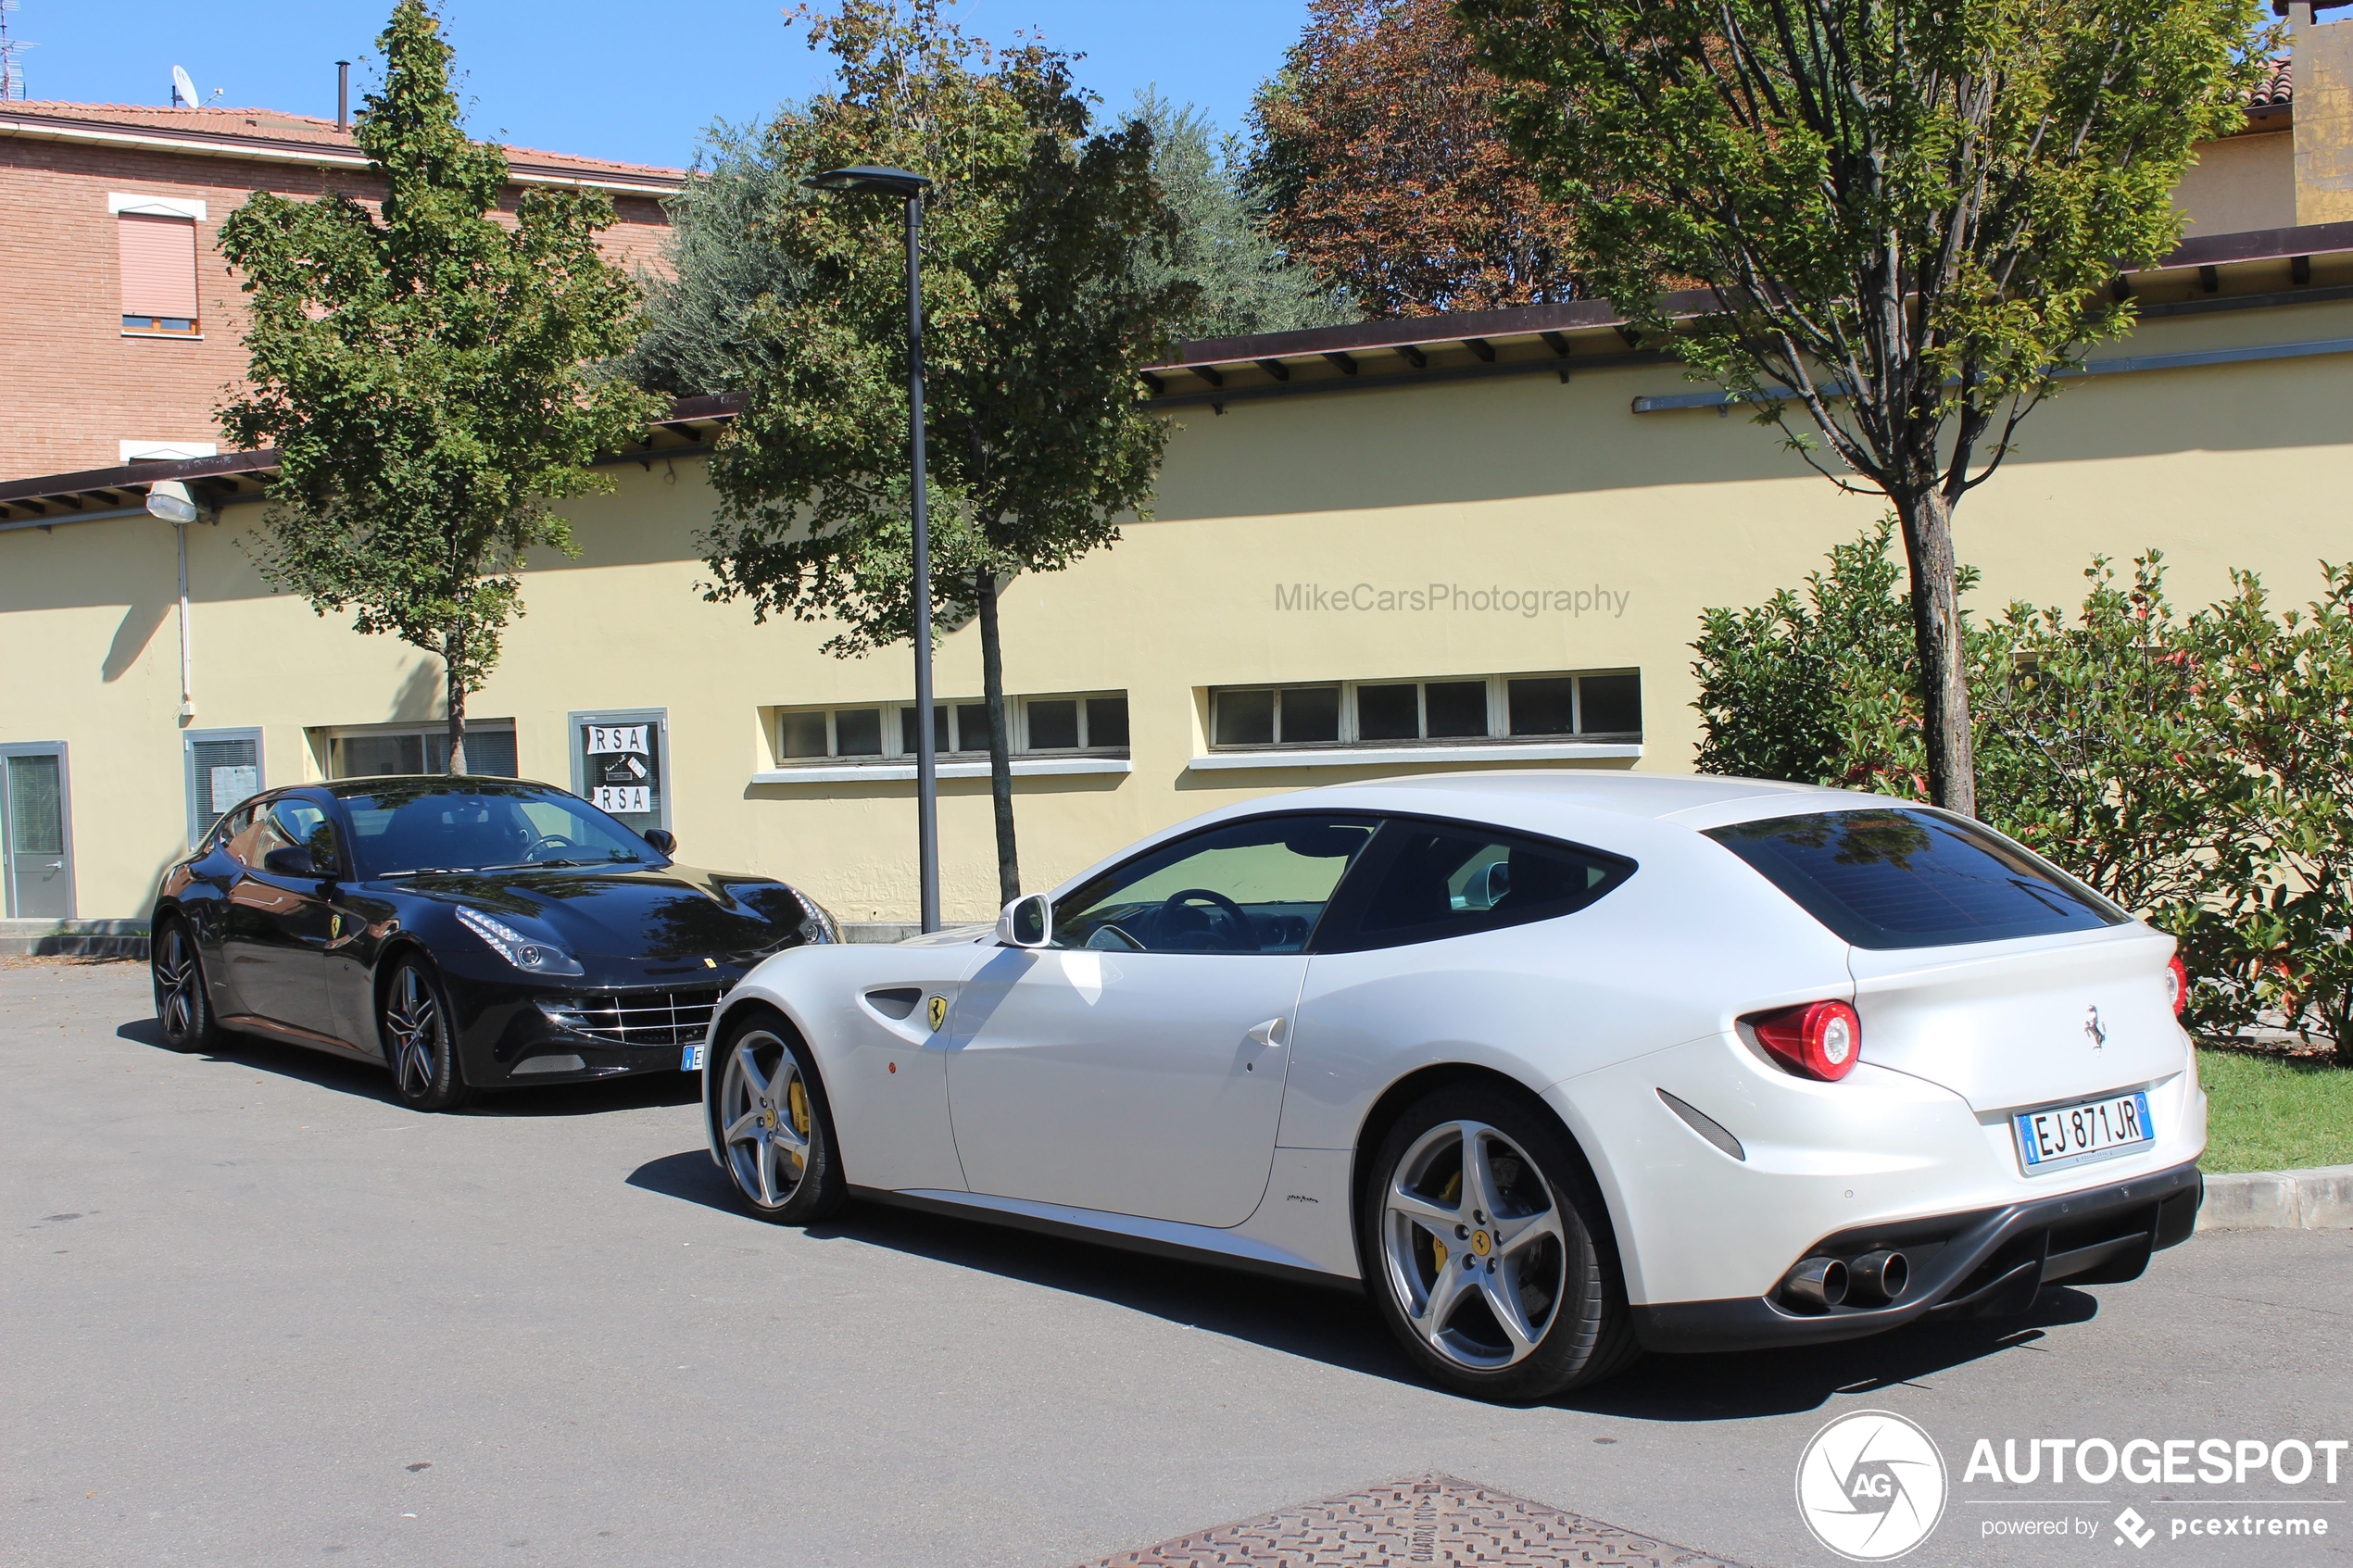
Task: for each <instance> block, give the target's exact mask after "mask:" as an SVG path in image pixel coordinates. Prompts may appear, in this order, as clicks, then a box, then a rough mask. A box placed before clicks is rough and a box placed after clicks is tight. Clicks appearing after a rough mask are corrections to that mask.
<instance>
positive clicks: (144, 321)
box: [107, 193, 205, 337]
mask: <svg viewBox="0 0 2353 1568" xmlns="http://www.w3.org/2000/svg"><path fill="white" fill-rule="evenodd" d="M107 210H108V211H109V212H112V213H113V214H114V215H115V227H116V232H117V238H118V241H119V244H120V253H121V258H122V330H123V331H124V332H135V333H140V334H143V335H144V334H149V333H159V334H162V335H164V336H168V337H195V336H197V335H199V334H200V332H201V330H202V327H203V323H202V321H201V320H199V319H198V312H197V309H196V225H197V223H199V222H200V221H202V220H203V219H204V216H205V204H204V203H202V202H200V201H188V200H184V199H182V198H180V197H174V196H144V195H135V194H122V193H116V194H110V195H108V196H107Z"/></svg>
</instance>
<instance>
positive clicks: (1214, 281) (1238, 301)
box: [1134, 91, 1360, 337]
mask: <svg viewBox="0 0 2353 1568" xmlns="http://www.w3.org/2000/svg"><path fill="white" fill-rule="evenodd" d="M1134 118H1136V119H1139V120H1140V121H1142V122H1143V124H1144V126H1145V128H1146V129H1148V130H1150V131H1151V133H1152V179H1153V181H1154V182H1156V183H1157V184H1158V185H1159V186H1160V192H1161V195H1162V198H1163V199H1164V200H1165V201H1166V202H1167V203H1168V206H1169V207H1170V209H1171V210H1172V211H1173V212H1174V213H1175V214H1176V234H1175V237H1174V239H1173V241H1172V243H1171V244H1170V245H1169V246H1168V250H1167V253H1166V254H1165V255H1164V256H1163V255H1154V254H1149V253H1148V254H1146V255H1144V256H1143V257H1140V258H1139V267H1140V269H1141V276H1142V280H1143V281H1144V282H1147V283H1153V282H1174V281H1182V282H1190V283H1193V284H1194V285H1196V286H1197V287H1198V288H1199V289H1200V291H1201V297H1200V304H1199V306H1198V307H1196V308H1195V309H1194V311H1193V312H1192V313H1191V315H1189V317H1188V318H1187V319H1186V320H1185V321H1184V322H1183V323H1182V325H1181V327H1180V328H1179V331H1180V332H1182V334H1183V335H1185V336H1187V337H1239V336H1243V335H1246V334H1249V333H1252V332H1297V331H1300V330H1302V329H1303V328H1308V327H1331V326H1338V325H1340V323H1342V322H1345V321H1353V320H1358V318H1359V315H1360V312H1359V311H1358V310H1357V309H1356V307H1355V304H1354V302H1353V300H1351V299H1350V298H1349V297H1348V295H1347V292H1346V291H1345V290H1342V289H1339V288H1335V287H1333V286H1332V285H1331V284H1329V283H1327V282H1324V281H1323V280H1322V279H1321V278H1319V277H1317V276H1316V274H1315V272H1314V271H1312V270H1309V269H1308V268H1306V267H1304V266H1302V265H1301V264H1300V263H1299V262H1297V261H1294V260H1293V259H1291V258H1290V257H1288V256H1286V255H1285V254H1284V253H1283V251H1282V249H1281V247H1279V246H1278V245H1276V244H1275V241H1274V238H1273V236H1272V235H1270V234H1269V233H1268V232H1267V228H1266V217H1265V213H1263V212H1261V211H1260V210H1258V208H1257V207H1256V206H1255V205H1254V204H1253V202H1252V197H1251V194H1250V190H1249V181H1250V171H1249V168H1248V165H1247V162H1246V160H1245V158H1244V156H1243V152H1242V147H1241V142H1240V138H1239V137H1236V136H1232V135H1227V136H1222V137H1221V136H1218V135H1217V134H1216V132H1215V129H1214V127H1213V126H1212V125H1211V124H1210V122H1209V119H1208V118H1207V117H1206V116H1204V115H1202V113H1201V111H1200V110H1198V109H1196V108H1194V107H1192V106H1191V105H1189V104H1188V105H1186V106H1184V107H1181V108H1180V107H1177V106H1176V105H1175V104H1172V103H1170V102H1169V101H1168V100H1167V99H1165V98H1164V97H1161V96H1160V95H1159V94H1156V93H1152V92H1149V91H1148V92H1144V93H1139V94H1137V99H1136V110H1135V117H1134Z"/></svg>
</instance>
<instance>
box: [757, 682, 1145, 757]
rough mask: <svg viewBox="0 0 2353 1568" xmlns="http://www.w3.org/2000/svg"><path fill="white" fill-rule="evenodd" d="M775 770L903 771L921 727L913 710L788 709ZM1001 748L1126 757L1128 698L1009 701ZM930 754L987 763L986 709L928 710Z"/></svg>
mask: <svg viewBox="0 0 2353 1568" xmlns="http://www.w3.org/2000/svg"><path fill="white" fill-rule="evenodd" d="M770 722H771V723H772V724H773V725H774V728H773V729H772V730H771V731H770V734H772V735H773V736H774V741H775V754H776V760H777V762H778V764H779V765H780V766H782V767H786V768H791V767H795V766H799V765H804V764H806V765H812V766H813V765H816V764H820V763H825V762H837V763H838V762H872V763H875V764H877V765H887V766H904V765H905V764H906V763H908V762H910V761H912V760H913V759H914V757H915V755H916V751H917V746H916V744H915V742H916V738H917V734H918V731H919V728H920V724H921V721H920V720H918V719H917V717H916V709H915V705H914V704H913V703H894V704H891V705H890V706H888V707H881V708H833V709H825V708H785V709H772V710H771V712H770ZM1005 723H1006V728H1007V731H1008V734H1007V735H1006V746H1007V749H1008V751H1009V753H1010V754H1011V755H1013V756H1015V757H1020V756H1027V755H1039V754H1042V755H1046V756H1057V755H1072V754H1076V755H1080V756H1084V755H1088V754H1093V755H1098V756H1125V755H1126V751H1127V696H1126V693H1124V692H1106V693H1101V694H1097V695H1093V696H1087V695H1078V696H1062V695H1059V694H1056V695H1052V696H1046V695H1040V696H1007V697H1006V698H1005ZM932 749H933V753H934V755H936V756H939V757H952V758H955V759H958V760H959V761H960V762H963V763H969V762H972V761H974V760H976V759H982V758H986V757H987V756H988V704H987V703H985V702H975V701H972V700H970V699H963V698H942V699H940V700H938V701H936V702H935V703H934V704H933V705H932Z"/></svg>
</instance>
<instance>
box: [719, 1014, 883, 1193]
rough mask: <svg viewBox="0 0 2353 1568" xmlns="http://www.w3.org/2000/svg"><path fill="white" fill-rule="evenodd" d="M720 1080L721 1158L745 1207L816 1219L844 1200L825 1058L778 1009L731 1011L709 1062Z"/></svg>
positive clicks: (843, 1181)
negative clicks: (821, 1066) (814, 1054)
mask: <svg viewBox="0 0 2353 1568" xmlns="http://www.w3.org/2000/svg"><path fill="white" fill-rule="evenodd" d="M705 1071H707V1072H708V1073H711V1074H712V1076H713V1077H714V1078H715V1080H716V1084H717V1086H716V1088H715V1089H714V1090H713V1091H712V1093H713V1095H714V1097H715V1098H713V1100H712V1102H711V1111H710V1112H709V1114H711V1116H712V1117H713V1118H714V1120H715V1124H716V1126H717V1128H718V1132H719V1147H720V1148H721V1149H722V1150H724V1159H723V1160H721V1163H722V1164H724V1165H725V1166H726V1168H727V1177H728V1180H729V1181H731V1182H732V1183H733V1184H734V1185H735V1188H736V1197H738V1198H741V1199H742V1200H743V1203H744V1207H745V1208H746V1209H748V1210H750V1211H751V1212H752V1213H754V1214H756V1215H758V1216H759V1217H760V1218H761V1219H763V1220H768V1221H772V1222H774V1223H777V1224H780V1225H808V1224H814V1223H817V1222H818V1221H820V1220H823V1219H824V1218H825V1217H826V1216H828V1215H830V1214H832V1213H833V1212H834V1211H835V1210H838V1209H839V1208H840V1207H841V1206H842V1202H843V1200H844V1199H845V1198H847V1196H848V1193H849V1184H848V1183H847V1182H846V1181H845V1180H844V1179H843V1177H842V1171H841V1145H840V1144H839V1143H838V1142H837V1141H836V1138H835V1135H834V1115H833V1109H832V1107H831V1105H829V1104H828V1103H827V1101H826V1099H825V1085H824V1081H823V1080H821V1079H820V1078H819V1077H818V1076H817V1064H816V1062H815V1061H814V1060H812V1058H811V1056H810V1054H809V1047H808V1046H806V1045H805V1044H803V1043H802V1041H801V1038H800V1035H799V1032H798V1031H797V1030H795V1029H794V1028H793V1027H792V1025H791V1024H789V1023H787V1022H785V1020H784V1019H783V1018H782V1017H781V1016H780V1015H779V1014H777V1013H776V1012H774V1010H770V1009H768V1008H764V1007H747V1008H743V1009H741V1010H738V1011H737V1012H736V1013H735V1014H733V1015H732V1016H730V1017H729V1019H728V1021H727V1029H726V1033H725V1034H724V1035H723V1036H722V1038H721V1040H720V1042H719V1044H718V1047H717V1053H716V1054H715V1055H714V1056H713V1057H712V1058H711V1062H710V1065H709V1066H708V1067H707V1068H706V1069H705Z"/></svg>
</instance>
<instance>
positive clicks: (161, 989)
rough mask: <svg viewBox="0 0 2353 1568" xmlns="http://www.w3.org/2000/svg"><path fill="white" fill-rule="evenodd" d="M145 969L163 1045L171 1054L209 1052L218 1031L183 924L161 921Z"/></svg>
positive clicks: (200, 964) (191, 939)
mask: <svg viewBox="0 0 2353 1568" xmlns="http://www.w3.org/2000/svg"><path fill="white" fill-rule="evenodd" d="M147 967H148V970H149V971H150V972H151V973H152V974H153V975H154V977H155V985H156V1022H158V1023H160V1024H162V1025H163V1043H164V1044H165V1045H167V1046H170V1047H171V1048H172V1049H173V1050H175V1051H201V1050H209V1049H211V1048H212V1044H213V1042H214V1041H215V1040H217V1039H218V1038H220V1025H219V1023H218V1022H216V1021H215V1020H214V1018H213V1015H212V998H211V997H208V995H206V993H205V985H204V959H203V957H202V956H201V955H199V954H198V953H197V951H196V942H195V936H194V935H191V934H190V932H189V930H188V922H186V921H183V920H181V919H179V918H177V917H174V918H173V919H170V920H168V921H166V922H163V927H162V929H161V930H159V931H157V933H156V935H155V945H154V947H153V948H152V950H151V953H150V956H149V958H148V960H147Z"/></svg>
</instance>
